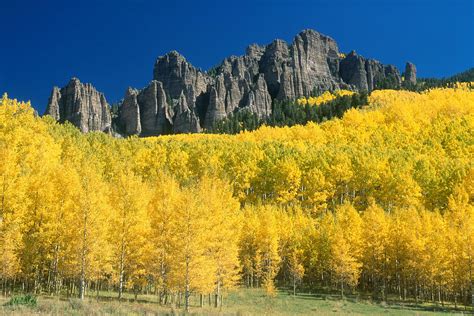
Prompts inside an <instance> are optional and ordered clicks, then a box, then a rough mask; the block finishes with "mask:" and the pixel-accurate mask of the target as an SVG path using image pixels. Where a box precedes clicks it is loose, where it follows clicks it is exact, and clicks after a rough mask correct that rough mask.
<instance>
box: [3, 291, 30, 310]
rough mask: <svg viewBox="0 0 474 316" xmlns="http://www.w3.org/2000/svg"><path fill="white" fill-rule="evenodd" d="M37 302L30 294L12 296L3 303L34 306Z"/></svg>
mask: <svg viewBox="0 0 474 316" xmlns="http://www.w3.org/2000/svg"><path fill="white" fill-rule="evenodd" d="M36 304H37V301H36V296H34V295H31V294H26V295H19V296H14V297H12V298H11V299H10V300H9V301H8V302H6V303H5V306H19V305H25V306H29V307H35V306H36Z"/></svg>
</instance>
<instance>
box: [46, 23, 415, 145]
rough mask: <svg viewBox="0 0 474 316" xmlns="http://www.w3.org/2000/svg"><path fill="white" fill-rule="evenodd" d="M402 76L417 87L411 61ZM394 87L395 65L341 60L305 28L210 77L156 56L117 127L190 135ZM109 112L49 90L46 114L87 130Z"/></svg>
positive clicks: (101, 126) (73, 92) (88, 93)
mask: <svg viewBox="0 0 474 316" xmlns="http://www.w3.org/2000/svg"><path fill="white" fill-rule="evenodd" d="M405 78H406V80H408V81H409V82H416V68H415V66H414V65H413V64H407V68H406V70H405ZM400 85H401V76H400V72H399V71H398V69H397V68H396V67H394V66H391V65H383V64H382V63H380V62H379V61H376V60H373V59H366V58H364V57H362V56H359V55H357V54H356V53H355V52H354V51H352V52H351V53H350V54H348V55H347V56H343V55H341V54H340V53H339V49H338V46H337V43H336V42H335V41H334V40H333V39H332V38H330V37H328V36H325V35H322V34H320V33H318V32H316V31H313V30H304V31H302V32H301V33H299V34H298V35H297V36H296V37H295V38H294V40H293V42H292V43H291V44H288V43H286V42H285V41H283V40H275V41H273V42H272V43H270V44H269V45H267V46H259V45H257V44H252V45H250V46H249V47H248V48H247V50H246V54H245V55H243V56H231V57H228V58H226V59H224V61H223V62H222V63H221V64H220V65H218V66H217V67H215V68H213V69H212V70H210V71H209V72H204V71H201V70H199V69H197V68H195V67H194V66H193V65H191V64H190V63H189V62H188V61H187V60H186V59H185V58H184V57H183V56H182V55H180V54H179V53H178V52H176V51H172V52H170V53H168V54H166V55H164V56H161V57H159V58H158V59H157V60H156V62H155V66H154V69H153V80H152V81H151V83H150V84H149V85H148V86H147V87H146V88H144V89H142V90H136V89H132V88H129V89H128V90H127V91H126V93H125V97H124V99H123V101H122V103H121V106H120V108H119V111H118V118H117V124H116V125H117V126H118V128H119V129H120V131H119V132H120V133H122V134H124V135H142V136H150V135H161V134H168V133H196V132H200V131H201V130H202V129H206V128H211V127H212V126H213V125H214V123H215V122H217V121H219V120H222V119H224V118H226V117H227V116H228V115H229V114H230V113H233V112H236V111H241V110H244V109H247V110H249V111H251V112H253V113H255V114H256V115H257V116H258V117H259V118H263V117H265V116H268V115H269V114H271V111H272V102H273V100H285V99H290V100H293V99H295V98H298V97H300V96H309V95H311V94H314V93H320V92H323V91H325V90H335V89H352V90H365V91H371V90H373V89H376V88H387V87H399V86H400ZM102 101H103V102H102ZM108 111H109V109H108V106H107V104H106V102H105V98H104V97H103V95H102V94H99V93H98V92H97V91H96V90H95V89H93V88H92V86H90V85H81V84H80V83H79V81H78V80H77V79H73V80H71V82H70V83H69V84H68V86H66V87H65V88H63V89H61V90H59V89H57V88H55V89H53V91H52V93H51V97H50V100H49V104H48V110H47V112H46V113H47V114H50V115H51V116H53V117H54V118H56V119H57V120H59V121H65V120H68V121H71V122H72V123H73V124H75V125H76V126H78V127H79V128H80V129H81V130H82V131H89V130H105V129H107V127H109V126H110V114H109V112H108Z"/></svg>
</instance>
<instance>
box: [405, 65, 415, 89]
mask: <svg viewBox="0 0 474 316" xmlns="http://www.w3.org/2000/svg"><path fill="white" fill-rule="evenodd" d="M405 82H407V83H409V84H412V85H415V84H416V66H415V65H414V64H412V63H410V62H408V63H407V64H406V65H405Z"/></svg>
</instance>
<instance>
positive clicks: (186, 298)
mask: <svg viewBox="0 0 474 316" xmlns="http://www.w3.org/2000/svg"><path fill="white" fill-rule="evenodd" d="M185 283H186V284H185V289H184V291H185V292H184V309H185V311H186V312H189V294H190V293H189V290H190V286H189V257H188V256H186V277H185Z"/></svg>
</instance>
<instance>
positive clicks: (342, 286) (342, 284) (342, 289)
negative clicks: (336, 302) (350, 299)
mask: <svg viewBox="0 0 474 316" xmlns="http://www.w3.org/2000/svg"><path fill="white" fill-rule="evenodd" d="M343 298H344V281H343V280H341V299H343Z"/></svg>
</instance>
